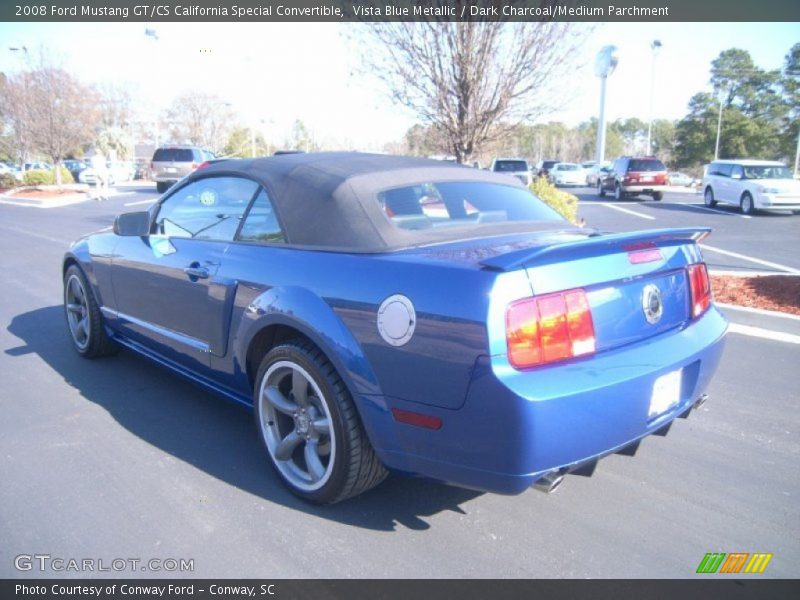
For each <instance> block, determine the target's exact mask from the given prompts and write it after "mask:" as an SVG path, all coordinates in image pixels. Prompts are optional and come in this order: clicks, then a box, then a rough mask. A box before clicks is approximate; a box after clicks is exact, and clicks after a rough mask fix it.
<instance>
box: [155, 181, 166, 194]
mask: <svg viewBox="0 0 800 600" xmlns="http://www.w3.org/2000/svg"><path fill="white" fill-rule="evenodd" d="M168 188H169V185H167V184H166V183H165V182H163V181H157V182H156V191H157V192H158V193H159V194H163V193H164V192H166V191H167V189H168Z"/></svg>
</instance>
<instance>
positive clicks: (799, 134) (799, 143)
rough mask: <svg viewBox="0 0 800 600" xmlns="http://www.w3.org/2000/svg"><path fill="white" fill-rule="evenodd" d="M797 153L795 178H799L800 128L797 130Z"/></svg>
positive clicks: (795, 154) (795, 156)
mask: <svg viewBox="0 0 800 600" xmlns="http://www.w3.org/2000/svg"><path fill="white" fill-rule="evenodd" d="M797 129H798V132H797V152H795V153H794V176H795V177H797V176H798V170H797V168H798V166H800V127H798V128H797Z"/></svg>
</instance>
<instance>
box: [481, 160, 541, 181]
mask: <svg viewBox="0 0 800 600" xmlns="http://www.w3.org/2000/svg"><path fill="white" fill-rule="evenodd" d="M489 170H490V171H494V172H495V173H505V174H506V175H513V176H514V177H516V178H517V179H519V180H520V181H521V182H522V183H524V184H525V185H530V184H531V183H533V178H532V177H531V170H530V167H529V166H528V161H526V160H525V159H524V158H495V159H494V160H493V161H492V166H491V167H489Z"/></svg>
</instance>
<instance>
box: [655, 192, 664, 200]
mask: <svg viewBox="0 0 800 600" xmlns="http://www.w3.org/2000/svg"><path fill="white" fill-rule="evenodd" d="M663 197H664V192H653V200H655V201H656V202H661V199H662V198H663Z"/></svg>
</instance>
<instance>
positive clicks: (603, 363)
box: [362, 307, 727, 494]
mask: <svg viewBox="0 0 800 600" xmlns="http://www.w3.org/2000/svg"><path fill="white" fill-rule="evenodd" d="M726 328H727V322H726V320H725V318H724V317H723V316H722V315H721V313H720V312H719V311H718V310H717V309H716V308H714V307H712V308H711V309H710V310H709V311H708V312H707V313H706V314H705V315H704V316H703V317H701V318H700V319H698V320H697V321H696V322H694V323H692V324H691V325H689V326H687V327H685V328H684V329H681V330H678V331H669V332H666V333H663V334H661V335H659V336H656V337H654V338H651V339H649V340H647V341H645V342H641V343H637V344H631V345H629V346H627V347H623V348H618V349H616V350H612V351H607V352H602V353H600V354H598V355H596V356H594V357H591V358H588V359H582V360H574V361H570V362H566V363H563V364H562V365H560V366H551V367H547V368H541V369H534V370H530V371H527V372H521V371H516V370H514V369H513V368H511V367H510V366H509V365H508V362H507V359H506V358H505V356H495V357H488V356H487V357H481V358H479V359H478V361H477V363H476V365H475V369H474V372H473V377H472V381H471V383H470V387H469V391H468V394H467V398H466V401H465V403H464V405H463V406H462V408H461V409H459V410H446V409H437V408H434V407H429V406H427V405H421V404H416V403H413V402H404V401H401V400H395V399H381V401H379V402H373V403H372V404H371V407H368V409H367V410H365V411H362V417H364V421H365V425H366V426H367V430H368V432H369V433H370V437H371V439H372V440H373V443H374V445H375V446H376V450H377V452H378V454H379V456H380V458H381V460H383V462H384V464H386V466H387V467H389V468H391V469H394V470H399V471H403V472H407V473H412V474H416V475H421V476H425V477H429V478H433V479H437V480H440V481H443V482H446V483H450V484H454V485H458V486H462V487H467V488H473V489H478V490H482V491H491V492H498V493H508V494H513V493H520V492H522V491H524V490H525V489H526V488H528V487H529V486H530V485H531V484H533V483H534V482H535V481H536V480H537V479H539V478H541V477H542V476H543V475H544V474H546V473H549V472H551V471H554V470H562V471H567V470H571V469H573V468H575V467H576V466H578V465H581V464H584V463H586V462H590V461H593V460H595V459H598V458H600V457H602V456H605V455H607V454H609V453H612V452H615V451H617V450H619V449H621V448H624V447H626V446H628V445H630V444H631V443H633V442H635V441H636V440H639V439H641V438H643V437H646V436H647V435H650V434H652V433H654V432H656V431H659V430H662V429H663V428H664V427H665V426H666V425H668V424H669V423H671V422H672V421H673V420H674V419H675V418H676V417H678V416H680V415H681V414H683V413H685V412H687V411H688V410H690V408H691V406H692V405H693V404H694V403H695V401H696V400H697V398H698V397H699V396H700V395H701V394H702V393H703V392H704V391H705V388H706V387H707V385H708V383H709V381H710V380H711V377H712V375H713V374H714V372H715V371H716V369H717V366H718V364H719V361H720V358H721V356H722V351H723V347H724V336H725V331H726ZM677 369H681V370H682V384H681V393H680V399H679V402H678V403H677V404H676V405H675V406H673V407H672V408H670V409H669V410H667V411H666V412H665V413H663V414H661V415H657V416H655V417H654V418H652V419H651V418H649V417H648V410H649V405H650V399H651V395H652V390H653V384H654V382H655V380H656V379H657V378H658V377H660V376H661V375H664V374H666V373H670V372H672V371H675V370H677ZM393 407H396V408H401V409H405V410H412V411H419V412H424V413H426V414H430V415H434V416H437V417H439V418H440V419H441V420H442V427H441V429H439V430H436V431H434V430H428V429H421V428H419V427H413V426H409V425H403V424H400V423H395V422H393V421H391V417H389V416H388V409H390V408H393ZM370 408H371V409H373V410H370Z"/></svg>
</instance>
